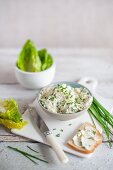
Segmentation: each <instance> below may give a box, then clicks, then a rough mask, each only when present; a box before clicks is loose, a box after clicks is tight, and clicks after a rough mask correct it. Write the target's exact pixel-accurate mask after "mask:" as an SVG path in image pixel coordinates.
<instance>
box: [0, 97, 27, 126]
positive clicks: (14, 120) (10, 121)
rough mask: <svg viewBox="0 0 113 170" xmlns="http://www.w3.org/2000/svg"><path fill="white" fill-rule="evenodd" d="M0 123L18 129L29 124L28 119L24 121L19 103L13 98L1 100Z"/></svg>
mask: <svg viewBox="0 0 113 170" xmlns="http://www.w3.org/2000/svg"><path fill="white" fill-rule="evenodd" d="M0 124H2V125H4V126H6V127H8V128H17V129H20V128H22V127H23V126H24V125H26V124H27V122H26V121H22V116H21V113H20V112H19V109H18V104H17V102H16V101H15V100H14V99H13V98H11V99H9V100H0Z"/></svg>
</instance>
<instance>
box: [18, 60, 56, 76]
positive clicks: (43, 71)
mask: <svg viewBox="0 0 113 170" xmlns="http://www.w3.org/2000/svg"><path fill="white" fill-rule="evenodd" d="M16 64H17V61H16V62H15V69H16V70H18V72H20V73H22V74H30V75H32V74H33V75H34V74H35V75H36V74H40V73H45V72H47V71H48V70H50V69H51V68H53V67H56V64H55V62H54V60H53V64H52V65H51V66H50V67H49V68H47V69H46V70H42V71H39V72H29V71H23V70H21V69H19V68H18V66H17V65H16Z"/></svg>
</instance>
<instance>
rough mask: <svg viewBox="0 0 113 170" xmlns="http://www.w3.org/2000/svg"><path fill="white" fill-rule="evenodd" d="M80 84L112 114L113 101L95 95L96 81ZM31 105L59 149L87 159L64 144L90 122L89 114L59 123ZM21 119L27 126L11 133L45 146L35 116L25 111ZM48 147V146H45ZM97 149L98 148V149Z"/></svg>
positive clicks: (87, 155)
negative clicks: (77, 130)
mask: <svg viewBox="0 0 113 170" xmlns="http://www.w3.org/2000/svg"><path fill="white" fill-rule="evenodd" d="M79 83H80V84H82V85H84V86H86V87H87V88H89V90H90V91H91V92H92V94H93V95H94V96H95V98H97V100H98V101H100V102H101V103H102V104H103V105H104V106H105V107H106V108H107V109H108V110H109V111H111V112H112V110H113V100H111V99H107V98H103V97H101V96H99V95H98V94H97V93H96V91H95V90H96V87H97V80H95V79H93V78H90V77H89V78H88V77H86V78H82V79H81V80H80V81H79ZM33 104H34V105H35V107H36V110H37V112H38V114H40V115H41V117H42V118H43V120H44V121H45V122H46V124H47V125H48V127H49V129H50V130H51V131H52V133H53V135H54V136H55V137H56V140H58V142H59V143H60V145H61V147H62V148H63V150H64V151H66V152H68V153H70V154H73V155H77V156H80V157H84V158H89V157H90V156H91V155H93V154H94V153H92V154H83V153H80V152H77V151H75V150H72V149H71V148H69V147H68V146H67V144H66V142H67V140H68V139H69V138H71V136H72V135H73V133H74V131H75V130H76V129H77V128H78V127H79V126H80V125H81V124H82V123H84V122H91V119H90V116H89V114H88V113H87V112H86V113H85V114H84V115H82V116H80V117H78V118H76V119H73V120H69V121H60V120H56V119H54V118H53V117H50V116H49V115H47V114H46V113H45V112H44V111H43V110H42V109H41V108H40V106H39V104H38V102H37V100H35V101H34V102H33ZM23 119H25V120H27V121H28V125H27V126H25V127H24V128H23V129H21V130H17V129H12V130H11V131H12V133H14V134H16V135H20V136H23V137H27V138H29V139H33V140H35V141H38V142H41V143H44V144H47V142H46V140H45V138H44V136H43V135H42V134H41V133H40V131H39V129H38V127H37V125H36V123H35V115H34V116H32V115H30V114H29V112H28V110H26V111H25V113H24V114H23ZM95 123H96V125H97V128H98V130H99V131H100V132H102V129H101V127H100V125H99V124H98V123H97V122H95ZM47 145H48V144H47ZM98 149H99V148H98Z"/></svg>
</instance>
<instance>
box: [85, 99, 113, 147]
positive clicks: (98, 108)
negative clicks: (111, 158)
mask: <svg viewBox="0 0 113 170" xmlns="http://www.w3.org/2000/svg"><path fill="white" fill-rule="evenodd" d="M88 113H89V115H90V117H91V120H92V122H93V124H94V120H93V118H95V119H96V120H97V121H98V122H99V123H100V125H101V126H102V129H103V130H104V132H105V134H106V137H107V139H108V142H109V146H110V147H111V146H112V143H111V138H112V136H113V131H111V128H113V115H111V113H109V112H108V111H107V110H106V109H105V108H104V107H103V106H102V105H101V104H100V103H99V102H98V101H97V99H95V98H93V103H92V105H91V106H90V108H89V109H88ZM94 125H95V124H94Z"/></svg>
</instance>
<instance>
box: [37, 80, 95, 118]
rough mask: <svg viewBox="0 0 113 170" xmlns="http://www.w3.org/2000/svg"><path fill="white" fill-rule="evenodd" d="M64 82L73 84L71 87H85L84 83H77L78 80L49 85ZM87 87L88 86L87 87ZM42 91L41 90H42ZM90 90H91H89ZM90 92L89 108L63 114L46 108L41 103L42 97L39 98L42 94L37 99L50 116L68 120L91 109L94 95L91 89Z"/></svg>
mask: <svg viewBox="0 0 113 170" xmlns="http://www.w3.org/2000/svg"><path fill="white" fill-rule="evenodd" d="M64 83H65V84H67V85H69V86H71V87H74V88H80V87H84V86H83V85H81V84H78V83H76V82H59V83H54V84H51V85H50V86H48V87H52V86H56V85H57V84H64ZM84 88H86V87H84ZM86 89H87V88H86ZM42 90H43V89H42ZM42 90H41V91H42ZM87 90H88V89H87ZM41 91H40V92H41ZM88 91H89V90H88ZM40 92H39V94H40ZM89 93H90V95H91V100H90V102H89V103H88V105H87V108H86V109H84V110H82V111H79V112H76V113H66V114H61V113H54V112H50V111H48V110H47V109H45V108H44V107H43V106H42V105H41V103H40V99H39V96H40V95H38V97H37V100H38V103H39V105H40V106H41V108H42V109H43V110H44V111H45V112H46V113H47V114H48V115H49V116H52V117H54V118H56V119H59V120H63V121H66V120H71V119H75V118H77V117H79V116H81V115H82V114H85V113H86V112H87V110H88V109H89V107H90V106H91V104H92V101H93V96H92V94H91V92H90V91H89Z"/></svg>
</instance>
